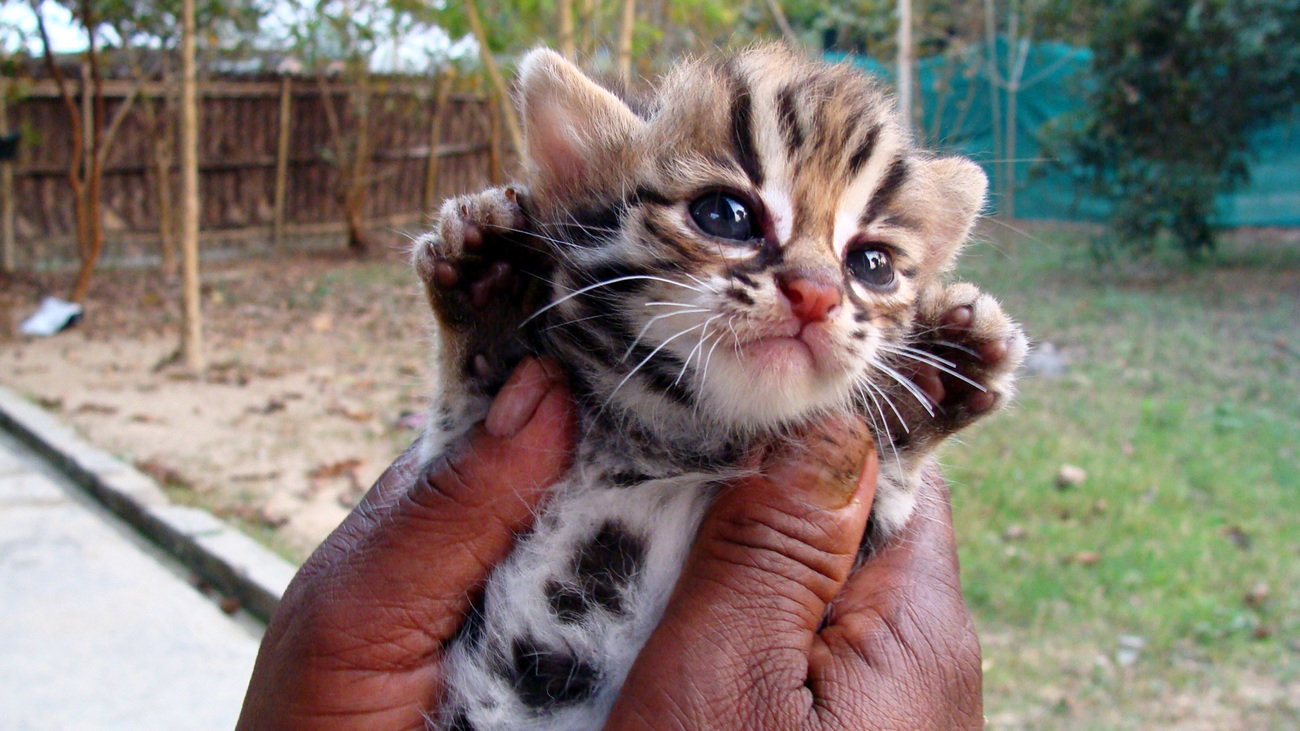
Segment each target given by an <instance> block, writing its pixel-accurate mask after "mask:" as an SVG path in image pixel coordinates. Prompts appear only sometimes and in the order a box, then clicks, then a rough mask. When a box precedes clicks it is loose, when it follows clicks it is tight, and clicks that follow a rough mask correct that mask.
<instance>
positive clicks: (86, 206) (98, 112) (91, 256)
mask: <svg viewBox="0 0 1300 731" xmlns="http://www.w3.org/2000/svg"><path fill="white" fill-rule="evenodd" d="M81 22H82V24H83V26H84V27H85V28H86V40H87V44H86V68H87V69H88V73H87V74H86V76H88V77H89V78H88V81H89V85H90V96H89V98H88V101H89V102H90V104H88V105H87V112H88V114H83V119H88V120H89V124H87V125H85V127H83V129H86V130H88V131H89V134H88V136H89V137H90V144H89V146H88V148H89V149H87V150H86V153H85V154H86V162H84V163H83V164H85V165H87V167H88V169H85V171H84V172H83V173H82V175H83V176H84V177H83V180H85V197H84V199H83V201H82V206H81V210H82V214H83V217H82V220H81V222H80V223H81V226H80V232H81V234H82V239H81V247H80V249H81V267H80V268H79V269H78V271H77V279H76V281H75V282H74V283H73V285H72V293H71V294H70V295H69V296H68V299H70V300H72V301H73V302H81V301H83V300H85V299H86V295H87V294H89V293H90V278H91V276H92V275H94V273H95V265H96V264H98V263H99V254H100V251H101V250H102V249H103V247H104V223H103V220H102V219H101V217H100V210H101V201H100V195H101V192H102V184H103V181H104V157H105V155H104V152H105V151H106V150H107V140H106V139H105V135H104V120H105V115H104V79H103V76H102V75H101V74H100V71H99V49H98V48H96V47H95V41H96V40H97V39H96V35H95V28H96V27H97V26H98V24H97V22H96V20H95V17H94V12H93V11H92V2H91V0H82V2H81ZM83 149H85V148H83Z"/></svg>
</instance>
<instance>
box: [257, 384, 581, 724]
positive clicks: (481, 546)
mask: <svg viewBox="0 0 1300 731" xmlns="http://www.w3.org/2000/svg"><path fill="white" fill-rule="evenodd" d="M562 383H563V378H562V377H561V376H560V372H559V370H558V369H557V368H556V367H555V366H554V365H553V364H543V363H542V362H541V361H537V360H531V359H530V360H527V361H525V362H524V363H523V364H521V365H520V366H519V367H518V368H517V369H516V370H515V372H514V374H513V375H512V376H511V377H510V380H509V381H508V382H507V384H506V385H505V387H504V388H502V390H501V393H500V394H499V395H498V396H497V398H496V400H495V401H494V402H493V404H492V408H491V410H490V411H489V413H488V417H487V419H486V420H485V421H484V423H483V424H481V425H479V426H478V427H476V428H475V429H474V430H473V432H472V433H471V434H470V435H469V438H468V442H467V444H466V445H465V446H464V448H463V449H458V450H456V454H455V456H454V458H452V459H447V458H442V459H439V460H437V461H435V462H434V464H433V465H432V466H431V467H430V468H429V469H428V470H426V471H423V472H421V471H420V467H421V465H419V464H417V463H416V457H415V449H414V448H412V449H408V450H407V451H406V453H405V454H403V455H402V456H401V457H400V458H399V459H398V460H397V462H396V463H395V464H393V466H392V467H390V468H389V469H388V471H387V472H385V473H384V475H383V476H382V477H380V478H379V481H378V482H377V483H376V484H375V486H374V488H372V489H371V490H370V492H369V493H367V495H366V497H365V498H364V499H363V500H362V501H361V504H360V505H359V506H357V508H356V509H355V510H354V511H353V512H352V513H351V514H350V515H349V516H348V517H347V518H346V519H345V520H344V521H343V523H342V525H340V526H339V527H338V528H337V529H336V530H335V531H334V532H333V533H332V534H331V535H330V536H329V537H328V538H326V539H325V542H324V543H322V544H321V546H320V547H319V548H318V549H316V551H315V553H313V554H312V556H311V558H309V559H308V560H307V562H306V563H305V564H304V565H303V567H302V569H301V570H300V571H299V572H298V575H297V576H296V577H295V578H294V580H293V582H292V583H291V584H290V585H289V588H288V590H287V591H286V592H285V595H284V598H283V599H282V600H281V602H280V606H279V608H278V609H276V612H275V616H273V617H272V619H271V623H270V625H269V626H268V627H267V631H266V635H265V637H264V638H263V640H262V648H261V651H260V652H259V653H258V657H257V664H256V666H255V667H254V669H253V677H252V680H251V682H250V684H249V688H248V694H247V696H246V697H245V699H244V708H243V711H242V713H241V715H240V718H239V724H238V726H237V728H238V729H239V730H240V731H254V730H259V729H277V731H289V730H291V729H312V730H313V731H328V730H329V729H368V730H379V729H393V730H396V729H419V728H423V727H424V718H425V714H427V713H428V712H429V711H430V710H431V704H432V703H434V702H436V700H437V698H438V697H439V696H440V694H441V683H442V675H441V672H442V667H441V653H442V649H443V648H444V647H445V646H446V644H447V643H448V642H449V641H450V640H451V638H452V637H453V636H454V635H455V634H456V632H457V630H459V628H460V625H461V624H462V623H463V621H464V618H465V615H466V613H467V612H468V611H469V607H470V600H471V598H472V596H473V594H474V592H475V589H476V588H477V587H480V586H481V585H482V584H483V582H484V581H485V580H486V579H487V575H488V572H489V571H490V570H491V568H492V566H493V565H494V564H496V563H498V562H500V561H501V560H502V559H503V558H505V556H506V555H507V554H509V552H510V549H511V548H512V546H513V544H514V536H515V534H516V533H517V532H519V531H521V530H524V529H526V528H527V527H528V525H529V524H530V523H531V521H532V518H533V514H534V510H535V509H536V507H537V505H538V504H539V503H540V502H541V500H542V499H543V498H544V496H545V493H546V488H547V487H548V486H549V485H550V484H551V483H553V482H555V481H556V480H557V479H559V477H560V476H561V475H563V474H564V472H565V471H566V470H567V468H568V465H569V460H570V452H571V450H572V444H573V423H572V422H573V418H572V408H573V407H572V404H571V401H570V397H569V394H568V391H567V390H566V388H565V387H564V386H563V385H562Z"/></svg>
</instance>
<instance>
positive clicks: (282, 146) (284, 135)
mask: <svg viewBox="0 0 1300 731" xmlns="http://www.w3.org/2000/svg"><path fill="white" fill-rule="evenodd" d="M291 85H292V81H291V80H290V76H289V75H288V74H285V75H284V76H282V77H280V120H279V121H280V134H279V137H278V138H277V139H276V143H275V201H274V202H273V204H272V205H273V206H274V207H273V208H272V213H271V241H272V242H273V243H274V244H275V246H276V248H279V247H280V246H281V245H282V244H283V243H284V206H285V199H286V197H287V196H288V195H289V133H290V131H291V129H290V125H291V123H292V119H293V97H292V95H291V92H292V86H291Z"/></svg>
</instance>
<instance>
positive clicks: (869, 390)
mask: <svg viewBox="0 0 1300 731" xmlns="http://www.w3.org/2000/svg"><path fill="white" fill-rule="evenodd" d="M862 385H863V386H865V389H864V390H865V393H866V394H867V398H869V399H871V403H872V404H873V405H874V406H875V409H876V413H879V414H880V423H879V424H877V423H876V415H875V414H873V413H872V411H871V409H867V416H868V417H870V418H871V424H872V425H873V426H875V427H876V429H877V431H876V433H877V434H879V433H880V430H881V429H883V430H884V432H885V441H887V442H889V448H890V450H892V451H893V453H894V462H895V463H896V464H897V465H898V471H899V472H900V473H901V472H902V471H903V460H902V459H901V458H900V457H899V456H898V446H897V445H895V444H894V434H893V432H891V431H890V429H889V420H888V419H886V418H885V412H884V410H883V409H881V408H880V402H879V401H877V400H876V394H875V390H876V389H874V388H873V387H872V385H871V383H870V381H864V382H863V384H862Z"/></svg>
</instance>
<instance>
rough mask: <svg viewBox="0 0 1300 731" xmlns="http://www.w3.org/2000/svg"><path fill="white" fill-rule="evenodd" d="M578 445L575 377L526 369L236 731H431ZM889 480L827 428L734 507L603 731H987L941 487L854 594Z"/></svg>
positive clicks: (337, 541) (307, 583) (313, 600)
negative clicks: (879, 478)
mask: <svg viewBox="0 0 1300 731" xmlns="http://www.w3.org/2000/svg"><path fill="white" fill-rule="evenodd" d="M573 439H574V427H573V406H572V404H571V402H570V397H569V394H568V392H567V390H566V388H565V386H564V385H563V377H562V374H561V373H560V371H559V369H558V368H557V367H555V366H554V365H553V364H547V363H543V362H540V361H537V360H527V361H525V362H524V363H523V364H521V365H520V366H519V367H518V368H517V369H516V371H515V373H514V374H513V375H512V376H511V378H510V381H509V382H508V383H507V385H506V386H505V388H503V389H502V391H501V394H500V395H499V396H498V397H497V399H496V401H495V402H494V403H493V405H492V408H491V410H490V412H489V415H488V417H487V419H486V420H485V421H484V423H483V424H481V425H479V426H478V427H476V428H475V429H474V430H473V431H472V433H471V434H470V435H469V436H468V438H467V440H466V442H465V443H464V444H463V445H461V448H459V449H456V450H453V452H454V456H453V457H452V458H442V459H439V460H436V461H435V462H434V464H433V465H431V466H430V467H429V468H428V469H425V470H420V465H418V464H417V463H416V462H417V459H416V456H415V454H414V451H413V450H408V451H407V452H406V453H405V454H403V455H402V457H400V458H399V459H398V460H397V462H396V463H394V464H393V466H392V467H390V468H389V469H388V471H387V472H385V473H384V475H383V476H382V477H380V479H379V481H378V482H377V483H376V484H375V486H374V487H373V488H372V489H371V491H370V492H369V493H368V494H367V495H366V497H365V499H363V500H362V502H361V504H360V505H359V506H358V507H357V508H356V510H354V511H353V512H352V513H351V514H350V515H349V516H348V517H347V518H346V519H345V520H344V521H343V523H342V524H341V525H340V526H339V528H338V529H336V530H335V531H334V533H333V534H331V535H330V537H329V538H327V539H326V540H325V542H324V543H322V544H321V546H320V548H318V549H317V550H316V552H315V553H313V554H312V556H311V558H309V559H308V560H307V562H306V563H305V564H304V565H303V567H302V569H301V570H300V571H299V572H298V575H297V576H296V577H295V578H294V580H293V582H292V583H291V584H290V586H289V589H288V590H287V591H286V593H285V596H284V598H283V600H282V601H281V603H280V606H279V608H278V609H277V610H276V613H275V616H274V617H273V618H272V620H271V623H270V625H269V627H268V628H267V632H266V636H265V638H264V639H263V641H262V648H261V651H260V652H259V654H258V658H257V664H256V666H255V668H254V671H253V677H252V680H251V682H250V684H249V689H248V694H247V696H246V697H245V699H244V708H243V711H242V713H241V716H240V719H239V725H238V727H237V728H238V729H240V730H241V731H254V730H260V729H285V730H288V729H313V730H320V731H328V730H330V729H367V730H372V731H387V730H390V729H391V730H393V731H397V730H399V729H401V730H407V729H410V730H415V729H423V728H424V727H425V723H426V722H425V718H426V717H427V716H429V715H432V714H434V712H435V706H436V704H437V702H438V699H439V697H440V695H441V691H442V682H443V677H442V674H441V673H442V665H441V661H442V655H443V651H444V649H445V647H446V646H447V643H448V642H450V640H451V638H452V637H454V636H455V634H456V631H457V629H458V628H459V627H460V625H461V624H462V623H463V621H464V619H465V616H466V613H467V612H468V610H469V607H470V604H471V600H472V597H473V596H475V594H476V593H477V592H478V591H479V590H480V589H481V587H482V585H483V583H484V581H486V579H487V576H488V573H489V571H490V570H491V567H492V566H493V565H494V564H496V563H497V562H499V561H500V560H501V559H503V558H504V557H505V556H506V555H507V554H508V553H509V552H510V550H511V547H512V545H513V540H514V536H515V535H516V534H518V532H520V531H522V530H524V529H526V528H527V527H528V525H529V523H530V522H531V520H532V518H533V516H534V514H535V510H536V508H537V506H538V505H539V504H540V503H541V502H542V500H544V498H545V495H546V488H547V487H548V486H549V485H550V484H552V483H553V482H555V481H556V480H557V479H559V477H560V476H562V475H563V474H564V472H565V470H566V469H567V468H568V465H569V462H570V459H571V454H570V453H571V449H572V446H573ZM758 459H760V458H759V457H756V460H758ZM875 476H876V459H875V452H874V449H873V447H872V445H871V440H870V436H869V434H868V432H867V430H866V428H865V427H864V426H863V425H862V424H861V422H859V421H857V420H841V421H829V422H827V423H824V424H819V425H817V427H815V428H813V429H810V430H809V431H808V433H806V434H804V435H803V437H802V439H800V440H797V441H795V442H793V443H791V444H790V445H788V446H785V447H783V448H781V449H777V450H773V451H772V452H771V453H769V454H767V455H766V456H763V457H761V463H760V469H759V470H758V471H757V473H756V474H755V475H754V476H752V477H749V478H746V479H743V480H739V481H737V482H736V483H735V484H733V485H731V486H730V487H729V488H727V489H726V490H724V491H723V492H722V493H721V494H720V495H719V497H718V499H717V500H716V501H715V504H714V505H713V506H712V508H711V509H710V512H709V514H708V515H707V516H706V518H705V520H704V523H703V526H702V528H701V532H700V536H699V538H698V539H697V541H696V543H695V546H694V548H693V550H692V552H691V555H690V557H689V560H688V563H687V566H686V568H685V570H684V571H683V574H682V577H681V579H680V581H679V582H678V586H677V590H676V592H675V594H674V596H673V598H672V600H671V601H670V604H669V606H668V609H667V611H666V613H665V616H664V619H663V621H662V623H661V624H660V626H659V628H658V629H657V630H656V631H655V633H654V634H653V636H652V637H651V638H650V640H649V642H648V643H647V644H646V646H645V648H644V649H643V650H642V652H641V655H640V657H639V659H638V661H637V663H636V664H635V666H634V667H633V669H632V671H631V675H630V676H629V678H628V681H627V683H625V685H624V691H623V693H622V695H621V697H620V699H619V701H618V703H617V704H616V706H615V708H614V710H613V713H612V714H611V716H610V720H609V724H608V728H614V729H624V728H627V729H631V728H638V729H796V728H846V729H847V728H852V729H886V728H890V729H892V728H897V729H954V728H980V727H982V725H983V717H982V713H981V709H982V699H981V685H980V683H981V678H980V651H979V644H978V642H977V640H976V639H975V635H974V631H973V629H972V626H971V622H970V615H969V613H968V612H967V610H966V607H965V604H964V603H963V602H962V598H961V592H960V586H959V578H958V573H957V559H956V552H955V549H954V545H953V536H952V523H951V515H950V511H949V508H948V499H947V492H946V490H945V489H944V488H943V487H942V486H941V484H939V482H938V481H937V480H932V481H931V482H930V484H929V485H928V486H927V488H926V489H927V492H926V494H924V495H923V496H922V498H923V499H922V504H921V508H920V509H919V510H918V512H917V515H916V516H915V518H913V520H912V522H911V525H910V527H909V528H908V529H907V530H906V531H905V532H904V534H903V535H900V536H898V538H897V539H896V540H893V541H891V542H890V544H889V545H887V546H885V547H884V548H883V549H882V550H880V551H878V552H877V553H876V554H875V555H873V556H872V558H871V559H870V560H868V561H867V562H866V563H865V565H863V566H862V567H861V568H859V569H858V570H857V571H855V572H851V568H852V565H853V562H854V555H855V553H856V549H857V545H858V542H859V541H860V539H861V536H862V532H863V529H864V526H865V524H866V519H867V515H868V513H869V512H870V507H871V501H872V497H873V495H874V491H875ZM828 607H829V610H828ZM823 617H824V618H825V621H824V623H823ZM823 624H824V626H823Z"/></svg>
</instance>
